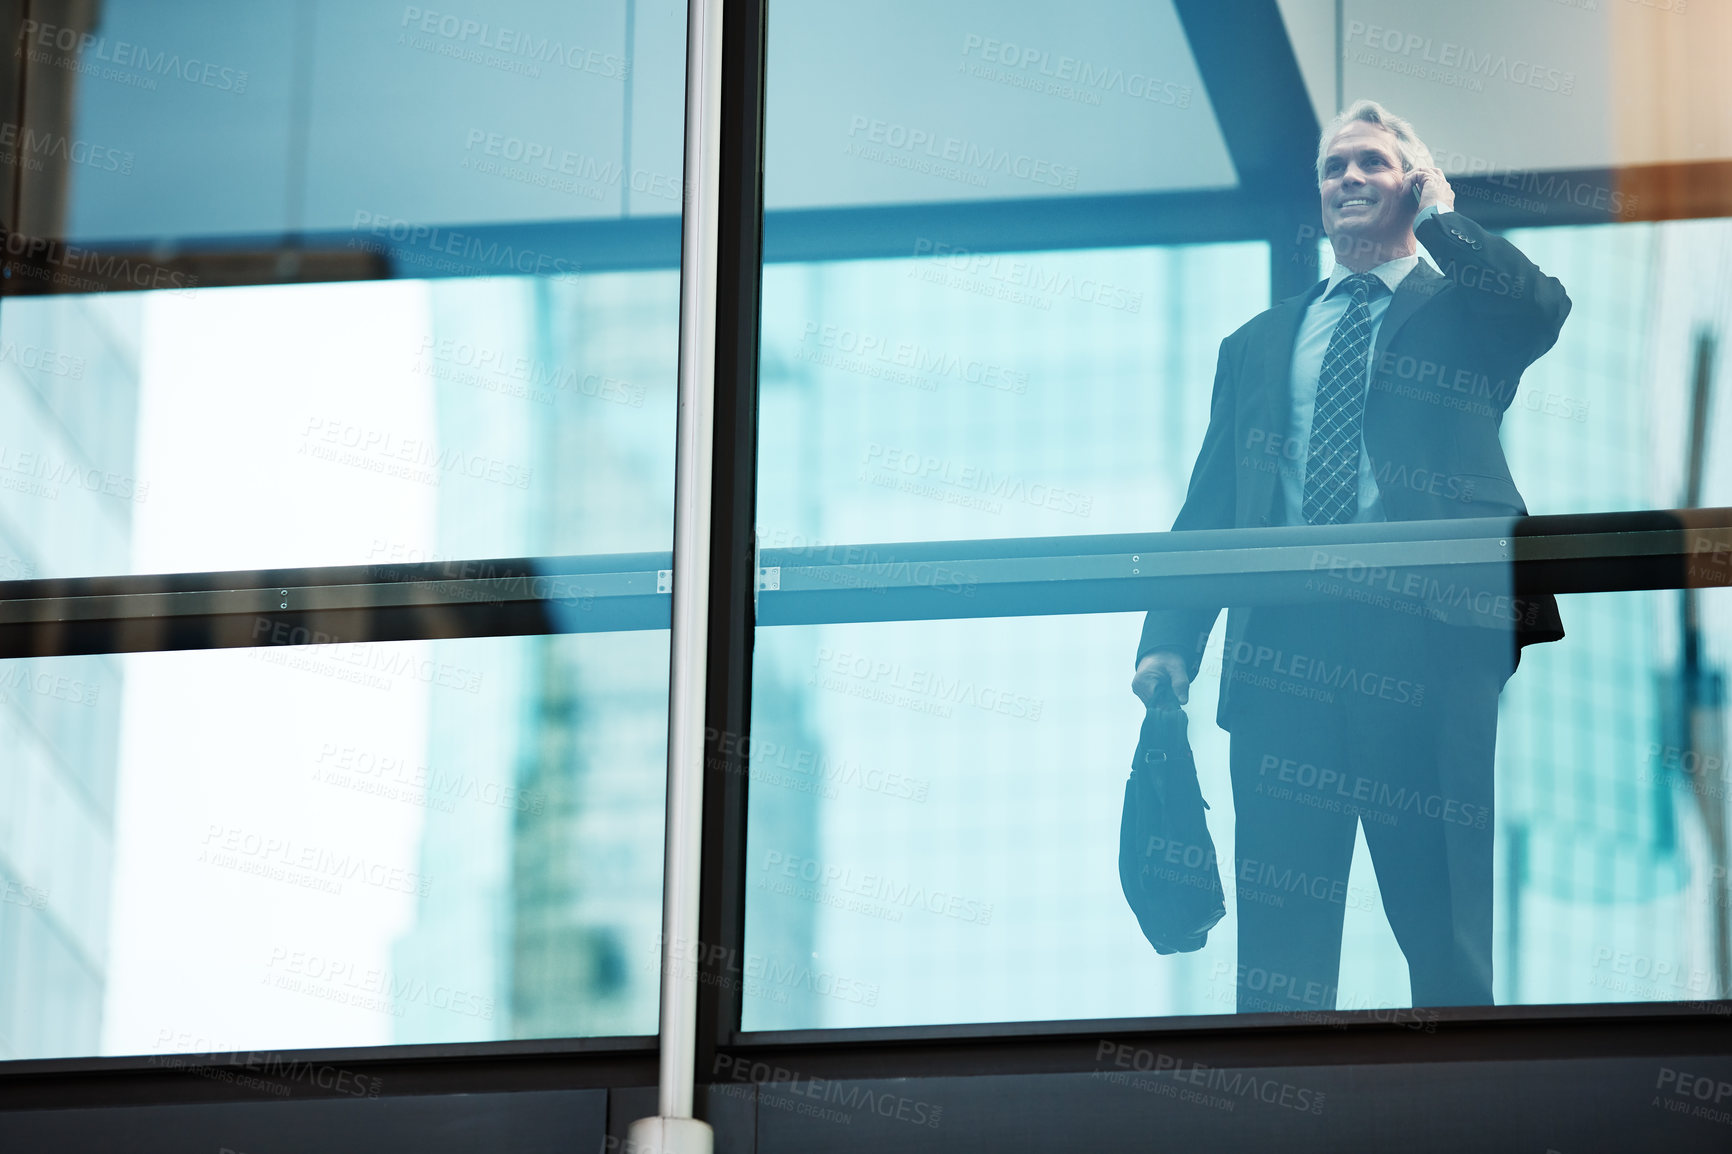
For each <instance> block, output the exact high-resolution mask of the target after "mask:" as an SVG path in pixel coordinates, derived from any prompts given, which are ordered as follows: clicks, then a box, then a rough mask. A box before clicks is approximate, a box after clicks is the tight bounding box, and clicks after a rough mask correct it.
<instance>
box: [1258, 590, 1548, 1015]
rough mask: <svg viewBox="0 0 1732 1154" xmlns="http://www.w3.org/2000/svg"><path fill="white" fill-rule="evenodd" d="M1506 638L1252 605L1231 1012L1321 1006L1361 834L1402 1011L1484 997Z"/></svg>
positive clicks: (1488, 996)
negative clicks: (1389, 939) (1405, 997)
mask: <svg viewBox="0 0 1732 1154" xmlns="http://www.w3.org/2000/svg"><path fill="white" fill-rule="evenodd" d="M1515 652H1516V651H1515V640H1514V634H1513V631H1511V630H1502V629H1495V628H1483V627H1475V626H1462V625H1451V624H1445V623H1441V622H1438V621H1436V620H1433V619H1431V618H1429V617H1426V616H1424V615H1419V614H1414V613H1408V612H1400V611H1397V610H1394V609H1388V608H1381V607H1374V606H1367V605H1363V604H1358V603H1334V604H1325V605H1296V606H1271V607H1267V608H1259V609H1256V610H1254V611H1253V615H1252V618H1251V620H1250V621H1249V622H1247V626H1246V630H1245V634H1244V638H1243V641H1242V643H1241V644H1239V645H1238V646H1236V647H1235V648H1234V651H1233V652H1232V653H1230V654H1229V655H1228V661H1227V662H1226V664H1225V666H1224V673H1223V676H1224V677H1230V678H1232V679H1233V685H1232V694H1233V701H1234V708H1233V721H1232V723H1231V770H1232V781H1233V804H1234V809H1235V847H1234V849H1235V863H1234V865H1235V869H1234V878H1235V890H1236V893H1237V900H1238V919H1239V921H1238V926H1239V965H1238V973H1237V990H1238V995H1237V1005H1238V1010H1239V1012H1240V1013H1255V1012H1268V1011H1304V1010H1331V1009H1335V1008H1336V1001H1337V998H1336V994H1337V988H1338V985H1339V980H1340V969H1341V933H1342V919H1343V917H1344V915H1345V913H1346V910H1347V907H1348V906H1349V905H1354V906H1356V907H1361V908H1362V907H1363V905H1364V904H1365V903H1367V902H1368V901H1369V900H1370V898H1369V895H1368V894H1364V893H1361V892H1358V891H1357V890H1356V889H1354V888H1353V887H1350V885H1349V882H1348V870H1349V867H1350V866H1351V864H1352V860H1353V848H1354V841H1355V834H1356V830H1357V829H1358V828H1359V827H1360V826H1363V828H1364V830H1365V840H1366V844H1367V846H1368V848H1369V849H1370V851H1371V860H1372V864H1373V866H1374V867H1375V870H1376V874H1377V886H1378V889H1379V890H1380V891H1381V893H1382V898H1383V908H1384V912H1385V913H1386V914H1387V916H1388V918H1389V923H1390V926H1391V928H1393V929H1394V931H1395V938H1396V941H1397V942H1398V943H1399V944H1400V946H1401V950H1402V953H1403V954H1405V955H1406V958H1407V965H1408V975H1409V979H1410V981H1411V986H1412V995H1413V1005H1415V1006H1444V1005H1489V1004H1491V1001H1492V986H1491V980H1492V952H1491V951H1492V892H1493V887H1492V847H1493V824H1494V823H1493V761H1494V755H1495V751H1496V744H1497V708H1498V695H1499V694H1500V693H1501V692H1502V689H1503V685H1504V682H1505V681H1506V680H1507V679H1508V678H1509V675H1510V672H1511V670H1512V669H1513V666H1514V662H1515Z"/></svg>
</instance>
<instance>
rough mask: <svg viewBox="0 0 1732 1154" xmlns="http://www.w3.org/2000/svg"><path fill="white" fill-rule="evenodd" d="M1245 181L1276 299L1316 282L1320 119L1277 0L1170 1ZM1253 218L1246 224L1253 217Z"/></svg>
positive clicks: (1241, 181)
mask: <svg viewBox="0 0 1732 1154" xmlns="http://www.w3.org/2000/svg"><path fill="white" fill-rule="evenodd" d="M1173 7H1174V8H1175V9H1176V10H1177V12H1178V15H1179V22H1180V24H1181V25H1183V27H1184V29H1185V38H1186V39H1187V40H1189V41H1190V45H1191V55H1192V56H1193V57H1194V58H1195V59H1196V62H1197V72H1198V75H1200V76H1201V77H1202V81H1203V91H1204V92H1205V93H1206V94H1207V96H1208V99H1209V104H1210V106H1211V107H1212V108H1213V109H1214V111H1215V121H1216V123H1217V124H1219V125H1220V129H1221V138H1222V140H1223V141H1225V142H1226V145H1227V154H1228V156H1230V157H1231V158H1232V161H1233V169H1234V171H1236V172H1237V173H1238V174H1239V187H1240V188H1241V189H1243V190H1245V191H1246V192H1247V193H1249V194H1251V195H1252V196H1254V197H1255V198H1256V201H1255V203H1256V204H1258V206H1259V211H1258V212H1257V213H1256V214H1255V215H1256V218H1257V220H1256V225H1255V226H1254V227H1257V229H1258V232H1259V234H1260V235H1261V236H1262V237H1264V238H1266V239H1267V240H1268V241H1269V292H1270V297H1271V299H1272V300H1275V301H1279V300H1284V299H1285V298H1287V297H1289V296H1292V295H1294V294H1295V293H1299V292H1302V291H1304V290H1305V289H1306V288H1308V287H1309V286H1310V285H1311V283H1312V282H1313V281H1315V280H1316V279H1317V273H1318V257H1317V238H1318V236H1319V235H1320V229H1319V218H1318V211H1317V182H1316V178H1315V171H1316V157H1317V151H1316V150H1317V136H1318V133H1319V132H1320V131H1321V130H1322V126H1321V125H1320V124H1319V123H1318V121H1317V114H1316V112H1315V111H1313V109H1312V107H1311V96H1310V93H1308V92H1307V91H1306V89H1305V78H1304V77H1303V76H1302V75H1301V74H1300V72H1299V59H1298V57H1297V56H1295V55H1294V54H1293V43H1292V40H1291V39H1290V38H1289V37H1288V35H1287V25H1286V22H1285V21H1283V20H1282V18H1281V10H1280V8H1278V7H1277V6H1276V3H1275V0H1173ZM1248 223H1249V222H1248Z"/></svg>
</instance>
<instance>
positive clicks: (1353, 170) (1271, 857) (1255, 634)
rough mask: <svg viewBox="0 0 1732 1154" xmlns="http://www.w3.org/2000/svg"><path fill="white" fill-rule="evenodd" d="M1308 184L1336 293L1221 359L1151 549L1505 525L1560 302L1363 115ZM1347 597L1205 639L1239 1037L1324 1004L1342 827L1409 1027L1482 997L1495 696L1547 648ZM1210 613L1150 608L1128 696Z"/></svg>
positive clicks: (1328, 146)
mask: <svg viewBox="0 0 1732 1154" xmlns="http://www.w3.org/2000/svg"><path fill="white" fill-rule="evenodd" d="M1317 184H1318V192H1319V194H1320V198H1321V202H1322V204H1321V207H1322V214H1323V228H1324V231H1325V232H1326V233H1327V234H1328V236H1329V240H1330V244H1331V245H1332V247H1333V248H1334V250H1335V261H1336V267H1335V270H1334V271H1333V272H1332V273H1331V274H1330V276H1329V279H1328V280H1326V281H1323V282H1321V283H1319V284H1317V285H1315V286H1313V287H1312V289H1311V290H1310V291H1309V292H1307V293H1305V294H1304V295H1303V296H1300V297H1297V298H1294V299H1292V300H1289V301H1287V302H1285V303H1283V304H1280V305H1277V306H1276V307H1274V308H1272V309H1269V310H1268V311H1267V312H1264V313H1262V314H1260V315H1259V316H1257V317H1255V318H1253V319H1252V320H1251V321H1250V322H1249V323H1248V324H1246V325H1245V326H1244V327H1242V328H1240V329H1239V330H1238V331H1237V332H1235V333H1233V334H1232V335H1231V336H1229V337H1228V338H1227V339H1226V340H1225V341H1223V342H1222V344H1221V353H1220V360H1219V363H1218V367H1217V369H1216V374H1215V388H1214V399H1213V401H1212V403H1211V408H1210V415H1209V427H1208V431H1207V433H1206V434H1205V435H1204V438H1203V447H1202V451H1201V452H1200V453H1199V454H1198V457H1197V463H1196V466H1195V468H1194V470H1193V472H1192V474H1191V484H1190V490H1189V492H1188V494H1187V496H1186V498H1185V504H1184V507H1183V509H1182V510H1181V511H1180V513H1179V516H1178V518H1177V520H1175V521H1174V523H1173V528H1174V529H1175V530H1189V529H1225V528H1233V527H1247V526H1264V525H1271V526H1275V525H1343V524H1348V523H1355V522H1359V523H1363V522H1379V521H1413V520H1429V519H1439V518H1453V517H1496V516H1503V517H1508V516H1516V515H1522V514H1525V513H1526V512H1527V508H1526V506H1525V504H1524V503H1523V501H1522V497H1521V494H1520V493H1519V492H1517V490H1516V487H1515V485H1514V483H1513V482H1512V481H1511V479H1510V472H1509V466H1508V463H1507V462H1506V461H1505V459H1504V455H1503V449H1502V446H1501V444H1500V443H1499V440H1498V426H1499V424H1500V422H1501V420H1502V418H1503V413H1504V410H1505V409H1507V408H1508V406H1509V404H1510V401H1511V400H1512V399H1513V397H1514V395H1515V389H1516V385H1517V383H1518V381H1519V380H1520V377H1521V374H1522V371H1523V370H1524V369H1526V368H1527V367H1528V365H1530V364H1532V363H1533V362H1534V361H1535V360H1536V359H1537V358H1539V357H1540V356H1541V355H1542V354H1543V353H1545V351H1546V350H1547V349H1549V348H1551V346H1552V344H1553V343H1554V342H1555V341H1556V340H1557V336H1558V331H1559V329H1560V328H1561V327H1562V325H1563V323H1564V318H1565V317H1566V316H1568V315H1569V311H1570V300H1569V297H1568V296H1567V295H1566V294H1565V292H1564V289H1563V286H1562V285H1560V284H1559V283H1558V282H1557V281H1556V280H1553V279H1552V278H1550V277H1548V276H1546V275H1545V274H1543V273H1542V272H1540V270H1539V269H1538V268H1537V267H1535V266H1534V264H1533V263H1532V262H1531V261H1529V260H1528V259H1527V258H1526V257H1525V256H1523V255H1522V254H1521V253H1520V252H1519V251H1517V249H1516V248H1515V246H1513V245H1511V244H1510V243H1509V242H1508V241H1506V240H1504V239H1502V238H1501V237H1498V236H1494V235H1492V234H1490V233H1488V232H1486V231H1485V230H1484V229H1481V228H1480V227H1479V226H1478V225H1476V224H1474V223H1473V222H1472V221H1470V220H1468V219H1467V218H1466V217H1465V216H1463V215H1461V214H1460V213H1457V212H1456V211H1455V195H1454V192H1453V190H1452V189H1451V188H1450V185H1449V181H1448V180H1446V179H1445V178H1444V175H1443V173H1442V172H1440V171H1439V170H1438V169H1437V168H1436V167H1434V165H1433V163H1432V158H1431V154H1430V152H1429V150H1427V149H1426V147H1425V146H1424V145H1423V144H1422V143H1421V142H1420V141H1419V138H1418V137H1417V136H1416V135H1415V133H1414V131H1413V128H1412V126H1411V125H1409V124H1408V123H1407V122H1406V121H1405V120H1402V119H1401V118H1400V117H1397V116H1394V115H1391V114H1390V113H1389V112H1387V111H1386V110H1384V109H1383V108H1382V107H1381V106H1379V105H1378V104H1376V103H1374V102H1372V101H1360V102H1358V103H1356V104H1354V105H1353V106H1352V107H1350V108H1348V109H1347V110H1346V111H1345V112H1343V113H1342V114H1341V115H1340V116H1338V117H1336V118H1335V120H1334V121H1332V122H1331V123H1330V124H1329V125H1328V126H1327V127H1326V128H1325V129H1324V131H1323V135H1322V139H1321V141H1320V142H1319V147H1318V156H1317ZM1418 243H1423V244H1424V245H1425V248H1426V251H1427V252H1428V253H1429V255H1430V256H1431V257H1432V259H1433V260H1434V261H1436V262H1437V265H1438V267H1439V268H1440V269H1442V272H1441V273H1439V272H1437V271H1434V270H1433V269H1432V268H1431V267H1430V266H1429V265H1427V264H1425V263H1424V262H1422V261H1421V260H1420V259H1419V257H1418V255H1417V244H1418ZM1325 552H1327V551H1326V550H1325ZM1362 576H1363V570H1358V569H1352V568H1347V569H1339V570H1338V569H1336V567H1334V566H1332V565H1329V564H1324V565H1322V566H1320V567H1319V571H1318V580H1317V581H1316V582H1315V585H1316V588H1317V590H1318V592H1319V593H1320V594H1321V595H1322V596H1323V601H1322V602H1321V603H1317V602H1315V601H1314V602H1311V603H1307V604H1294V605H1274V606H1262V607H1258V608H1256V609H1255V610H1251V609H1234V610H1233V611H1232V612H1231V613H1230V614H1229V615H1228V621H1227V642H1226V648H1225V651H1224V659H1223V664H1222V676H1221V704H1220V709H1219V715H1218V718H1219V722H1220V724H1221V726H1222V727H1223V728H1225V729H1227V730H1229V731H1230V733H1231V735H1232V737H1231V755H1230V762H1231V772H1232V781H1233V803H1234V810H1235V815H1236V819H1235V851H1236V852H1235V857H1236V861H1235V863H1234V870H1233V874H1234V881H1235V886H1236V893H1237V895H1238V910H1239V968H1238V1008H1239V1010H1240V1011H1241V1012H1250V1011H1260V1010H1314V1009H1331V1008H1334V1007H1335V1005H1336V986H1337V982H1338V981H1339V972H1340V963H1341V931H1342V918H1343V914H1344V911H1345V909H1346V906H1347V904H1348V903H1349V902H1351V901H1354V900H1355V898H1356V896H1357V895H1356V893H1354V892H1353V891H1350V890H1349V887H1348V885H1347V875H1348V869H1349V866H1350V864H1351V862H1352V857H1353V846H1354V840H1355V832H1356V828H1357V827H1358V826H1359V824H1360V823H1361V822H1363V825H1364V829H1365V837H1366V843H1367V846H1368V847H1369V849H1370V851H1371V858H1372V863H1373V865H1374V866H1375V868H1376V872H1377V882H1378V887H1379V889H1380V890H1381V891H1382V894H1383V903H1384V910H1385V912H1386V913H1387V914H1388V917H1389V922H1390V925H1391V927H1392V928H1393V929H1394V931H1395V936H1396V940H1397V941H1398V942H1399V943H1400V945H1401V949H1402V952H1403V953H1404V954H1405V955H1406V956H1407V962H1408V973H1409V977H1410V979H1411V982H1412V993H1413V1004H1414V1005H1416V1006H1425V1005H1433V1006H1435V1005H1485V1004H1490V1002H1491V1000H1492V957H1491V945H1492V762H1493V752H1494V748H1495V744H1496V732H1497V702H1498V694H1499V693H1500V692H1501V691H1502V689H1503V684H1504V682H1505V680H1506V679H1507V678H1508V677H1509V675H1510V672H1511V671H1512V670H1513V668H1514V665H1515V662H1516V661H1517V660H1518V659H1519V658H1518V656H1517V655H1518V654H1519V651H1520V647H1521V646H1522V645H1526V644H1531V643H1533V642H1538V641H1553V640H1557V639H1558V638H1561V637H1562V636H1563V629H1562V626H1561V624H1560V622H1559V619H1558V615H1557V606H1556V604H1555V602H1554V601H1553V600H1552V599H1551V598H1550V597H1539V598H1533V599H1525V600H1524V599H1519V598H1516V597H1513V596H1508V595H1507V594H1508V590H1507V588H1506V589H1505V590H1503V591H1501V592H1500V591H1497V590H1487V589H1486V588H1484V587H1480V588H1471V589H1470V588H1466V587H1462V588H1455V587H1451V586H1449V585H1447V584H1443V583H1440V582H1438V581H1436V580H1430V579H1427V580H1403V581H1401V582H1389V581H1380V582H1379V583H1378V584H1377V585H1375V586H1373V585H1369V584H1367V583H1366V582H1364V581H1363V580H1362V579H1360V578H1362ZM1219 612H1220V610H1219V609H1208V610H1194V609H1156V610H1153V611H1151V612H1150V613H1149V614H1148V618H1147V620H1146V622H1145V624H1144V626H1143V634H1142V640H1141V643H1140V645H1139V647H1138V651H1137V668H1136V675H1135V677H1134V679H1133V681H1132V689H1133V691H1134V692H1136V694H1137V695H1138V696H1139V697H1141V698H1143V700H1144V701H1149V700H1151V699H1152V697H1153V696H1154V694H1155V693H1157V692H1158V691H1160V689H1161V687H1162V685H1163V683H1166V684H1170V686H1171V687H1172V689H1173V691H1174V692H1175V693H1176V694H1177V696H1178V698H1179V700H1180V701H1181V702H1184V701H1186V700H1188V697H1189V686H1190V682H1191V680H1192V679H1193V678H1194V677H1196V676H1197V672H1198V669H1199V667H1200V664H1201V661H1202V655H1203V648H1204V645H1205V643H1206V641H1207V639H1208V635H1209V632H1210V630H1211V629H1212V628H1213V625H1214V622H1215V618H1216V616H1217V615H1218V614H1219Z"/></svg>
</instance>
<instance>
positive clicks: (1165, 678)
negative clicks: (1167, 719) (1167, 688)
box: [1131, 649, 1191, 705]
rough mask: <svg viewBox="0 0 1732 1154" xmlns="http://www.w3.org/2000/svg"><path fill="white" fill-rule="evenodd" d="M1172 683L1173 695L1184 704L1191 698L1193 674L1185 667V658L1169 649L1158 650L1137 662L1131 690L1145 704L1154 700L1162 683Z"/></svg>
mask: <svg viewBox="0 0 1732 1154" xmlns="http://www.w3.org/2000/svg"><path fill="white" fill-rule="evenodd" d="M1163 682H1164V683H1168V684H1171V685H1172V687H1173V696H1174V697H1177V698H1178V699H1179V704H1180V705H1184V704H1185V703H1186V702H1188V701H1190V700H1191V675H1190V673H1189V672H1187V671H1186V669H1185V659H1184V658H1182V657H1180V656H1179V655H1178V654H1177V653H1174V652H1172V651H1171V650H1168V649H1161V650H1157V651H1156V652H1154V653H1151V654H1149V655H1148V656H1147V657H1145V658H1143V659H1142V660H1141V661H1139V662H1137V672H1136V675H1135V676H1133V677H1132V678H1131V692H1132V693H1134V694H1136V695H1137V696H1138V697H1139V698H1141V699H1142V702H1143V704H1144V705H1149V704H1151V703H1152V702H1153V701H1154V698H1155V695H1156V694H1157V693H1159V692H1160V691H1161V685H1162V683H1163Z"/></svg>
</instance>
